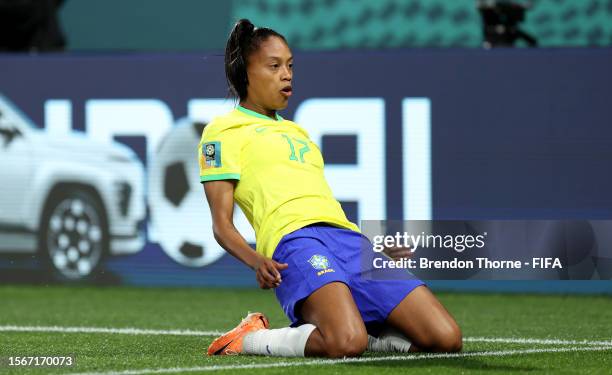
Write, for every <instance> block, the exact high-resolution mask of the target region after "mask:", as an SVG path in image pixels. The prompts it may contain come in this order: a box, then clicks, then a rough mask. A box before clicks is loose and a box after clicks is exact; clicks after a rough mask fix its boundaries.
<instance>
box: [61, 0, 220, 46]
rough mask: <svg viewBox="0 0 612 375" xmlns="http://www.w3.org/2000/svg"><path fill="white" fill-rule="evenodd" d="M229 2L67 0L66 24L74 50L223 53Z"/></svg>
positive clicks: (63, 19)
mask: <svg viewBox="0 0 612 375" xmlns="http://www.w3.org/2000/svg"><path fill="white" fill-rule="evenodd" d="M230 11H231V2H230V1H218V0H68V1H66V2H65V4H64V6H63V8H62V10H61V14H60V17H61V22H62V27H63V29H64V32H65V33H66V37H67V39H68V49H69V50H107V49H112V50H179V51H180V50H201V49H219V48H223V45H224V43H225V38H226V35H227V34H228V32H229V29H230V22H229V17H230Z"/></svg>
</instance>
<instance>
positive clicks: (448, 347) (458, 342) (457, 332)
mask: <svg viewBox="0 0 612 375" xmlns="http://www.w3.org/2000/svg"><path fill="white" fill-rule="evenodd" d="M462 347H463V338H462V335H461V329H459V327H458V326H457V325H456V324H454V325H452V326H451V327H449V328H447V329H445V330H443V331H441V332H439V333H438V335H437V337H436V340H435V342H434V343H433V347H432V348H431V349H432V351H435V352H446V353H455V352H460V351H461V348H462Z"/></svg>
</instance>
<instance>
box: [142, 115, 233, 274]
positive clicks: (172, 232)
mask: <svg viewBox="0 0 612 375" xmlns="http://www.w3.org/2000/svg"><path fill="white" fill-rule="evenodd" d="M204 126H205V124H203V123H194V122H193V121H191V120H189V119H182V120H179V121H178V122H177V124H176V125H175V126H174V127H173V128H172V129H171V130H170V131H169V132H168V133H167V134H166V135H165V137H164V138H163V139H162V141H161V142H160V144H159V146H158V148H157V150H155V151H154V152H153V157H152V159H153V160H151V162H150V163H149V173H148V176H149V181H148V182H149V208H150V213H151V225H150V228H149V234H150V237H151V240H152V241H153V242H157V243H158V244H159V245H160V246H161V247H162V249H163V250H164V251H165V252H166V254H168V256H170V257H171V258H172V259H173V260H175V261H176V262H178V263H180V264H182V265H185V266H190V267H202V266H205V265H207V264H210V263H212V262H214V261H216V260H218V259H219V258H220V257H221V256H223V254H225V250H223V249H222V248H221V247H220V246H219V245H218V244H217V243H216V241H215V239H214V235H213V232H212V222H211V219H210V213H209V208H208V205H207V202H206V198H205V196H204V189H203V188H202V184H201V183H200V177H199V167H198V155H197V150H198V144H199V142H200V137H201V136H202V130H203V129H204ZM205 152H208V150H205Z"/></svg>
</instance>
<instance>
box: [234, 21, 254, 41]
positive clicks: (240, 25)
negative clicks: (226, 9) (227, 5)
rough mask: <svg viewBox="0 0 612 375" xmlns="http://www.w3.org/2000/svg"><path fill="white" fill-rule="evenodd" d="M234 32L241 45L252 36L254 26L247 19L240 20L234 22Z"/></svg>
mask: <svg viewBox="0 0 612 375" xmlns="http://www.w3.org/2000/svg"><path fill="white" fill-rule="evenodd" d="M234 30H235V31H236V36H237V37H238V40H239V41H240V44H241V45H242V44H244V42H245V41H247V40H249V39H250V38H251V37H252V36H253V31H254V30H255V25H253V23H252V22H251V21H249V20H248V19H246V18H242V19H240V20H239V21H238V22H236V25H235V26H234Z"/></svg>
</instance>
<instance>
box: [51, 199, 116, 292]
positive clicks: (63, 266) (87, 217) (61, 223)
mask: <svg viewBox="0 0 612 375" xmlns="http://www.w3.org/2000/svg"><path fill="white" fill-rule="evenodd" d="M40 234H41V237H40V247H39V248H40V250H41V252H42V258H43V260H44V261H45V263H46V264H47V267H48V268H49V269H50V270H51V271H52V272H53V274H54V275H55V276H60V277H62V278H65V279H69V280H80V279H84V278H87V277H88V276H90V275H92V274H94V272H96V271H97V270H98V269H99V268H100V265H101V264H102V260H103V258H104V256H105V254H106V253H107V248H108V228H107V223H106V217H105V214H104V210H103V209H102V206H101V204H100V203H99V201H98V200H97V199H96V198H95V197H94V196H93V195H92V194H91V193H89V192H87V191H82V190H68V191H63V192H61V193H58V194H53V195H52V196H51V197H50V199H49V201H48V202H47V206H46V209H45V213H44V215H43V219H42V223H41V231H40Z"/></svg>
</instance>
